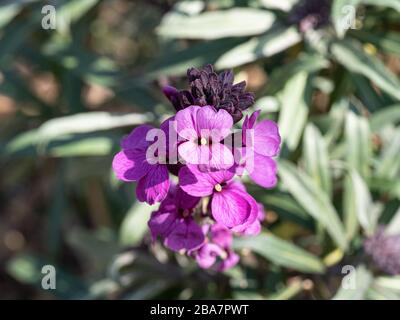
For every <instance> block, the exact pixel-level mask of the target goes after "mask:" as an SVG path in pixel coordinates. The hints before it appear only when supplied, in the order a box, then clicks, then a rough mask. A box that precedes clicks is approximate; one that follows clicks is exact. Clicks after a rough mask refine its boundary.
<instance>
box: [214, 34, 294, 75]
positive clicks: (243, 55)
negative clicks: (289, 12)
mask: <svg viewBox="0 0 400 320" xmlns="http://www.w3.org/2000/svg"><path fill="white" fill-rule="evenodd" d="M300 41H301V36H300V34H299V33H298V32H297V30H296V28H294V27H290V28H287V27H279V28H277V29H276V30H271V31H270V32H267V33H266V34H265V35H263V36H260V37H256V38H252V39H250V40H249V41H247V42H245V43H242V44H240V45H238V46H237V47H235V48H233V49H231V50H229V51H227V52H226V53H224V54H223V55H222V56H221V57H220V58H219V59H218V60H217V62H216V66H217V68H221V69H224V68H234V67H237V66H240V65H243V64H246V63H249V62H253V61H256V60H258V59H261V58H266V57H270V56H273V55H275V54H277V53H279V52H282V51H284V50H286V49H287V48H289V47H291V46H293V45H295V44H296V43H299V42H300Z"/></svg>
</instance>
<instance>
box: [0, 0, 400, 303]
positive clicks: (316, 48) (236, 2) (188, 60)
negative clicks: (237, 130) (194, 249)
mask: <svg viewBox="0 0 400 320" xmlns="http://www.w3.org/2000/svg"><path fill="white" fill-rule="evenodd" d="M296 2H297V1H296V0H279V1H273V0H209V1H200V0H196V1H179V2H175V1H168V0H152V1H147V0H146V1H145V0H142V1H140V0H138V1H128V0H109V1H107V0H105V1H99V0H69V1H66V0H65V1H61V0H60V1H38V0H37V1H35V0H18V1H2V3H1V4H0V149H1V158H0V161H1V169H0V170H1V174H0V189H1V193H0V212H1V214H0V231H1V232H0V235H1V238H0V287H1V288H2V290H1V293H0V297H1V298H65V299H71V298H85V299H94V298H106V299H115V298H122V299H146V298H168V299H177V298H179V299H190V298H250V299H290V298H301V299H331V298H335V299H366V298H370V299H399V298H400V278H399V277H395V276H388V275H385V274H384V273H382V272H381V271H379V270H378V269H377V268H376V267H375V266H374V264H373V263H372V262H371V261H370V260H369V259H368V257H366V255H365V253H364V252H363V247H362V243H363V239H365V237H367V236H369V235H371V234H373V233H374V232H375V231H376V229H377V227H378V225H380V224H387V225H389V227H388V228H389V229H390V230H391V232H392V233H393V234H396V233H400V218H399V217H400V210H399V204H400V179H399V177H400V174H399V173H400V127H399V123H400V80H399V75H400V6H399V2H398V1H397V0H392V1H390V0H385V1H381V0H353V1H351V0H334V1H332V12H331V20H332V26H328V27H327V28H323V29H317V30H310V31H308V32H306V33H305V34H301V33H300V32H299V31H298V30H297V28H296V26H294V25H290V24H289V23H288V16H289V11H290V8H291V7H292V6H293V5H294V4H295V3H296ZM46 4H53V5H55V7H56V13H57V15H56V20H57V27H56V29H54V30H53V29H49V30H45V29H43V28H42V24H41V20H42V18H43V16H44V15H43V14H42V7H43V6H44V5H46ZM349 4H350V5H353V6H356V7H357V16H356V24H355V26H356V28H355V29H350V30H344V29H343V28H342V27H341V26H342V25H341V19H342V18H343V15H342V14H343V7H344V6H346V5H349ZM206 63H213V64H215V65H216V67H217V68H219V69H222V68H234V71H235V74H236V79H237V80H246V81H247V83H248V89H249V90H251V91H255V92H256V94H257V97H258V98H259V100H258V101H257V103H256V108H258V109H261V111H262V116H264V117H269V118H272V119H274V120H276V121H278V123H279V126H280V130H281V134H282V138H283V148H282V153H281V156H280V159H279V178H280V179H279V184H278V186H277V188H275V189H273V190H267V191H266V190H261V189H260V188H258V187H256V186H254V185H251V184H250V183H249V184H248V188H249V190H250V191H251V192H252V194H253V195H254V196H255V197H256V198H257V200H259V201H260V202H262V203H263V204H264V205H265V207H266V209H267V210H268V212H267V215H268V219H267V221H266V222H265V223H264V226H263V232H262V234H261V235H259V236H257V237H254V238H251V237H250V238H240V239H237V241H236V242H235V248H236V249H237V250H238V252H239V253H240V255H241V263H240V265H238V266H237V267H235V268H234V269H232V270H229V271H227V272H225V273H224V274H215V273H213V272H209V271H204V270H199V268H198V267H197V266H196V265H195V264H194V263H193V262H192V261H190V260H189V259H187V258H186V257H185V256H181V255H175V254H173V253H171V252H168V251H166V250H164V249H163V247H162V246H161V244H159V243H156V244H155V245H151V244H150V238H149V236H148V233H147V220H148V217H149V214H150V212H151V211H152V210H153V209H154V208H152V207H150V206H148V205H145V204H141V203H138V202H136V199H135V196H134V185H128V184H120V183H119V182H118V181H116V179H115V177H114V176H113V174H112V172H111V169H110V164H111V160H112V156H113V154H114V153H115V152H116V151H117V150H118V148H119V140H120V138H121V137H122V136H123V135H124V134H126V133H128V132H129V130H131V129H132V127H133V126H135V125H138V124H141V123H144V122H155V123H159V122H160V121H161V120H162V119H164V118H166V117H167V116H168V115H170V114H172V112H173V110H172V108H171V106H169V105H168V103H167V101H166V99H165V98H163V97H162V95H161V94H160V92H161V90H160V88H161V87H162V86H163V85H164V84H166V83H173V84H175V85H177V86H179V87H182V86H183V83H184V82H183V76H184V74H185V72H186V69H187V68H189V67H200V66H202V65H204V64H206ZM45 264H53V265H55V266H56V268H57V289H56V290H54V291H45V290H43V289H41V287H40V280H41V277H42V274H41V268H42V266H43V265H45ZM345 265H353V266H355V267H357V272H356V274H354V275H353V276H354V277H355V279H354V280H355V281H356V283H357V284H358V285H357V286H356V288H355V289H352V290H345V289H343V287H341V286H340V283H341V280H342V278H343V276H344V274H343V273H342V267H343V266H345Z"/></svg>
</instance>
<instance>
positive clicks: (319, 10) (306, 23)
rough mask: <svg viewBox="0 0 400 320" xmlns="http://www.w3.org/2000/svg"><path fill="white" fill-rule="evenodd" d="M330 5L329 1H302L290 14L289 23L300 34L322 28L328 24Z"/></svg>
mask: <svg viewBox="0 0 400 320" xmlns="http://www.w3.org/2000/svg"><path fill="white" fill-rule="evenodd" d="M331 4H332V1H331V0H302V1H300V2H299V3H298V4H297V5H295V6H294V7H293V9H292V11H291V12H290V14H289V22H290V23H293V24H297V25H298V27H299V29H300V31H301V32H306V31H307V30H309V29H319V28H322V27H324V26H326V25H328V24H329V22H330V15H331Z"/></svg>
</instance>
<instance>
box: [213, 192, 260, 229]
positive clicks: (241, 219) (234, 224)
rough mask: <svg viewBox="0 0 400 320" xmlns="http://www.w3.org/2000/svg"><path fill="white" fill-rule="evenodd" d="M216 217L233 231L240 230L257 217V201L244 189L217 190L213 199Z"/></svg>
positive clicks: (214, 215)
mask: <svg viewBox="0 0 400 320" xmlns="http://www.w3.org/2000/svg"><path fill="white" fill-rule="evenodd" d="M211 211H212V215H213V217H214V219H215V220H216V221H217V222H219V223H221V224H223V225H224V226H226V227H227V228H229V229H232V230H233V231H237V232H240V231H241V230H243V229H244V228H246V227H247V226H249V225H250V224H252V223H253V222H254V221H255V220H256V219H257V213H258V208H257V203H256V201H255V200H254V199H253V198H252V197H251V196H250V195H249V194H248V193H247V192H244V191H241V190H239V189H237V188H229V185H228V186H227V187H225V189H222V191H221V192H215V193H214V195H213V198H212V201H211Z"/></svg>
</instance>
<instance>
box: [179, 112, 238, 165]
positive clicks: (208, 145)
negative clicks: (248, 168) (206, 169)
mask: <svg viewBox="0 0 400 320" xmlns="http://www.w3.org/2000/svg"><path fill="white" fill-rule="evenodd" d="M175 120H176V122H177V132H178V135H179V136H180V137H181V138H183V139H184V142H183V143H181V144H179V146H178V152H179V155H180V156H181V157H182V158H183V159H184V160H185V161H186V162H187V163H189V164H203V165H208V166H210V167H213V168H218V169H220V168H229V167H231V166H232V165H233V155H232V152H231V151H230V150H229V148H227V147H226V146H225V145H224V144H222V143H221V141H222V140H223V139H224V138H225V137H226V136H228V135H229V134H230V130H231V128H232V125H233V121H232V117H231V116H230V115H229V114H228V112H226V111H225V110H219V111H218V112H217V111H216V110H215V109H214V108H213V107H210V106H205V107H199V106H190V107H188V108H186V109H184V110H181V111H179V112H178V113H177V114H176V116H175Z"/></svg>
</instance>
